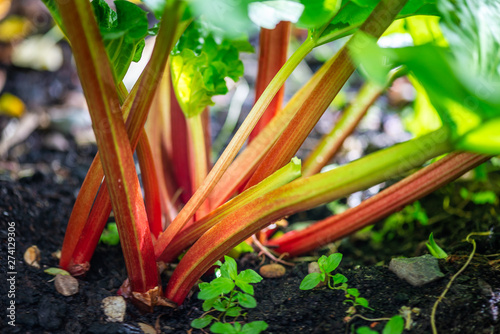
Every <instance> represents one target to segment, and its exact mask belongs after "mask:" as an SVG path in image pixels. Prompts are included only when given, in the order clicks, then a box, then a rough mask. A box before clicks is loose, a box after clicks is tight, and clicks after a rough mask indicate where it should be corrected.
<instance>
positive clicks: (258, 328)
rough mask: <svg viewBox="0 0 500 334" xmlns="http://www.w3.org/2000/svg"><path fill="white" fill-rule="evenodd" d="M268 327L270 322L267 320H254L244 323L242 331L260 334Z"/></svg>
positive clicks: (247, 333) (248, 333)
mask: <svg viewBox="0 0 500 334" xmlns="http://www.w3.org/2000/svg"><path fill="white" fill-rule="evenodd" d="M267 327H268V324H267V323H266V322H265V321H260V320H259V321H252V322H249V323H248V324H244V325H243V328H242V329H241V333H245V334H259V333H260V332H262V331H265V330H266V329H267Z"/></svg>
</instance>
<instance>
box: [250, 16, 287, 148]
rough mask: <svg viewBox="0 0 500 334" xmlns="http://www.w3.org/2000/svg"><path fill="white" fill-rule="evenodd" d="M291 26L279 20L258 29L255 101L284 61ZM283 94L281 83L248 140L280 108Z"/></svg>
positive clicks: (255, 134) (252, 137)
mask: <svg viewBox="0 0 500 334" xmlns="http://www.w3.org/2000/svg"><path fill="white" fill-rule="evenodd" d="M291 27H292V25H291V23H290V22H280V23H278V24H277V25H276V27H275V28H274V29H265V28H261V30H260V38H259V48H260V49H259V70H258V72H257V81H256V83H255V100H256V101H257V100H258V99H259V97H260V96H261V95H262V93H263V92H264V89H265V88H266V87H267V85H268V84H269V83H270V82H271V80H272V79H273V78H274V76H275V75H276V73H278V71H279V70H280V68H281V67H282V66H283V64H285V62H286V57H287V51H288V42H289V40H290V31H291ZM284 94H285V86H284V85H283V86H282V87H281V88H280V90H279V91H278V93H276V96H274V98H273V100H272V101H271V103H270V104H269V106H268V107H267V110H266V111H265V112H264V114H263V115H262V117H261V118H260V120H259V122H258V123H257V125H256V126H255V128H254V129H253V131H252V132H251V133H250V136H249V137H248V140H249V141H252V140H253V139H254V138H255V137H256V136H257V135H258V134H259V133H260V132H261V131H262V129H263V128H264V127H265V126H266V125H267V124H268V123H269V122H270V121H271V119H272V118H273V117H274V115H276V113H277V112H278V110H281V106H282V103H283V95H284Z"/></svg>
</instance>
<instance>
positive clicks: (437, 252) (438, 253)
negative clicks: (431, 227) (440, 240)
mask: <svg viewBox="0 0 500 334" xmlns="http://www.w3.org/2000/svg"><path fill="white" fill-rule="evenodd" d="M425 245H426V246H427V248H428V249H429V252H430V253H431V254H432V256H434V257H435V258H438V259H446V258H447V257H448V254H447V253H446V252H445V251H444V250H443V249H442V248H441V247H439V246H438V244H436V242H435V241H434V236H433V234H432V232H431V234H430V235H429V242H427V243H426V244H425Z"/></svg>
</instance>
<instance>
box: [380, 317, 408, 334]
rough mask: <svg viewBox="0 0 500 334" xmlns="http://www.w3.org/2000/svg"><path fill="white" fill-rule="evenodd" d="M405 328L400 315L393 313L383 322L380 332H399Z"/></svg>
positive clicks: (398, 333) (387, 333)
mask: <svg viewBox="0 0 500 334" xmlns="http://www.w3.org/2000/svg"><path fill="white" fill-rule="evenodd" d="M404 328H405V320H404V319H403V317H402V316H400V315H395V316H393V317H392V318H391V320H389V321H388V322H387V324H385V327H384V329H383V331H382V334H400V333H403V330H404Z"/></svg>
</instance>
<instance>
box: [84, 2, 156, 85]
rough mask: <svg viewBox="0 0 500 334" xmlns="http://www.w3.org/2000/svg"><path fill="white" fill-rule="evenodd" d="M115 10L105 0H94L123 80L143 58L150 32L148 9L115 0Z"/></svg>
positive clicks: (110, 54)
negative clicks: (147, 36) (132, 65)
mask: <svg viewBox="0 0 500 334" xmlns="http://www.w3.org/2000/svg"><path fill="white" fill-rule="evenodd" d="M115 6H116V12H114V11H113V10H112V9H111V8H110V7H109V6H108V4H107V3H106V2H105V1H104V0H94V1H92V7H93V9H94V13H95V16H96V19H97V23H98V25H99V30H100V31H101V35H102V38H103V40H104V46H105V47H106V53H107V54H108V57H109V60H110V62H111V64H113V72H114V75H115V79H116V81H117V82H120V81H122V79H123V77H124V76H125V73H127V70H128V68H129V66H130V63H131V62H132V61H138V60H139V59H140V58H141V55H142V50H143V49H144V43H145V42H144V38H145V37H146V35H147V34H148V19H147V16H146V12H145V11H143V10H142V9H141V8H139V7H138V6H137V5H135V4H133V3H131V2H128V1H124V0H118V1H115Z"/></svg>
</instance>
